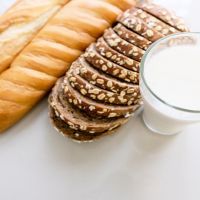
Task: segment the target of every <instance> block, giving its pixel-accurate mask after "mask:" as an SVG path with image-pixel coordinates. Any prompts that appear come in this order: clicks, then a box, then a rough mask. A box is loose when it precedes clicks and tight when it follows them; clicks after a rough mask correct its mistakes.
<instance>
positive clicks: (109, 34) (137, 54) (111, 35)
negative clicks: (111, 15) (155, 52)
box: [103, 29, 145, 62]
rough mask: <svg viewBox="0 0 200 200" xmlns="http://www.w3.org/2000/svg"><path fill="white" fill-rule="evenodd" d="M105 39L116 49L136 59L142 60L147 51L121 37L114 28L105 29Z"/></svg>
mask: <svg viewBox="0 0 200 200" xmlns="http://www.w3.org/2000/svg"><path fill="white" fill-rule="evenodd" d="M103 37H104V39H105V41H106V42H107V43H108V45H109V46H110V47H111V48H113V49H114V50H116V51H118V52H120V53H122V54H124V55H125V56H128V57H130V58H132V59H134V60H137V61H139V62H140V61H141V59H142V56H143V55H144V53H145V51H144V50H143V49H141V48H139V47H137V46H135V45H133V44H131V43H129V42H127V41H126V40H124V39H122V38H120V37H119V36H118V35H117V34H116V33H115V32H114V31H113V29H108V30H106V31H105V33H104V35H103Z"/></svg>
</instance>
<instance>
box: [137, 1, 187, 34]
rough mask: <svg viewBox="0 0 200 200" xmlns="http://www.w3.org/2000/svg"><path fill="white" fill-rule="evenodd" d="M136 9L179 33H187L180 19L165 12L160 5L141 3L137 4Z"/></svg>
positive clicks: (169, 12)
mask: <svg viewBox="0 0 200 200" xmlns="http://www.w3.org/2000/svg"><path fill="white" fill-rule="evenodd" d="M137 7H138V8H140V9H142V10H144V11H146V12H147V13H149V14H151V15H153V16H155V17H156V18H158V19H160V20H161V21H163V22H165V23H167V24H169V25H170V26H172V27H174V28H176V29H177V30H179V31H181V32H188V31H189V29H188V27H187V26H186V25H185V23H184V21H183V20H182V19H181V18H180V17H178V16H176V15H175V14H174V13H173V12H171V11H169V10H167V9H166V8H163V7H162V6H160V5H157V4H154V3H141V4H138V6H137Z"/></svg>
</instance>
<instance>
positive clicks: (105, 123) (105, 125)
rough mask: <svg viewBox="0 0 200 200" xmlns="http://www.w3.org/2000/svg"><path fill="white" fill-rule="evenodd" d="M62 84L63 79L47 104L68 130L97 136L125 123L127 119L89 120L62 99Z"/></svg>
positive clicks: (54, 89)
mask: <svg viewBox="0 0 200 200" xmlns="http://www.w3.org/2000/svg"><path fill="white" fill-rule="evenodd" d="M62 84H63V79H60V80H59V81H58V83H57V84H56V86H55V87H54V88H53V91H52V93H51V95H50V97H49V104H50V106H51V108H52V109H53V110H54V112H55V115H56V116H57V117H58V118H59V119H61V120H62V121H63V122H65V123H66V125H67V126H69V128H71V129H73V130H76V131H82V132H86V133H90V134H99V133H103V132H106V131H108V130H109V131H110V130H113V129H115V128H117V127H118V126H121V125H122V124H124V123H126V122H127V120H128V119H127V118H118V119H115V120H112V119H101V120H100V119H97V118H90V117H89V116H88V115H86V114H84V113H83V112H81V111H80V110H79V109H78V108H75V107H73V106H72V105H71V104H70V103H68V102H67V101H66V100H65V99H64V95H63V89H62Z"/></svg>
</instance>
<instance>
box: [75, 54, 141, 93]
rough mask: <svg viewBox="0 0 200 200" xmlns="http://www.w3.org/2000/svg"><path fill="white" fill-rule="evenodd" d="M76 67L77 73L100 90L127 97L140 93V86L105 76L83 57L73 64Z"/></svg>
mask: <svg viewBox="0 0 200 200" xmlns="http://www.w3.org/2000/svg"><path fill="white" fill-rule="evenodd" d="M72 65H73V66H74V65H75V66H77V67H75V70H76V73H77V74H78V75H80V76H81V77H82V78H84V79H85V80H87V81H88V82H89V83H91V84H93V85H96V86H97V87H99V88H102V89H105V90H108V91H112V92H117V93H119V94H120V93H121V92H125V94H126V95H133V94H134V93H139V85H136V84H135V85H134V84H130V83H125V82H121V81H120V80H118V79H115V78H114V77H111V76H109V75H107V74H104V73H103V72H101V71H98V70H96V69H94V68H93V67H92V66H91V65H90V64H89V63H88V62H87V61H85V59H84V58H83V57H80V58H79V59H78V60H77V61H76V62H74V63H73V64H72Z"/></svg>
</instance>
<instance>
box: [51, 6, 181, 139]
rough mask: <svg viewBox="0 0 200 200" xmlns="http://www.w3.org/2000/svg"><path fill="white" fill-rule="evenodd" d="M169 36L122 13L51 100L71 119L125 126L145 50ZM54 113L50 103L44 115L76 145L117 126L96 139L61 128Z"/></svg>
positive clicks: (148, 18)
mask: <svg viewBox="0 0 200 200" xmlns="http://www.w3.org/2000/svg"><path fill="white" fill-rule="evenodd" d="M174 32H178V30H177V29H175V28H174V27H171V26H170V25H169V24H168V23H165V22H163V21H162V20H160V19H159V18H158V17H155V16H153V15H151V14H149V13H148V12H146V11H144V10H142V9H140V8H132V9H130V10H128V11H127V12H125V14H123V15H122V16H120V17H119V18H118V23H117V24H116V25H115V27H114V28H112V29H111V28H110V29H108V30H106V31H105V33H104V35H103V36H102V37H101V38H99V39H98V40H97V42H96V43H93V44H91V45H90V46H89V47H88V48H87V50H86V51H85V53H84V54H83V55H82V56H81V57H79V58H78V59H77V60H76V61H75V62H74V63H73V64H72V66H71V68H70V70H69V71H68V72H67V74H66V75H65V77H64V78H63V80H61V84H62V86H61V89H60V90H58V89H56V88H54V92H53V94H55V95H57V97H59V98H60V99H63V100H64V102H67V103H68V105H70V106H71V107H73V109H74V111H73V113H72V116H77V114H76V113H74V112H80V113H81V114H82V116H83V118H81V119H82V120H84V119H85V120H86V119H88V117H89V119H90V120H92V121H93V122H94V123H95V122H98V123H101V122H102V123H105V121H107V122H111V121H112V122H114V121H115V120H116V121H118V120H122V119H126V121H127V119H129V117H130V116H131V115H134V113H135V111H136V110H137V109H138V108H139V107H140V105H141V95H140V91H139V80H138V79H139V78H138V77H139V65H140V61H141V58H142V56H143V54H144V52H145V50H146V49H147V48H148V46H149V45H150V44H152V43H153V42H154V41H156V40H157V39H159V38H162V37H164V36H165V35H168V34H171V33H174ZM55 91H56V93H55ZM51 105H52V104H51ZM57 107H58V106H57V105H56V103H54V107H53V108H51V109H50V113H51V116H50V117H51V119H52V121H53V125H54V126H55V128H56V129H57V130H58V132H60V133H62V134H63V135H66V136H68V137H70V138H72V139H73V140H76V141H84V142H86V141H92V140H95V139H98V138H100V137H102V136H105V135H108V134H109V133H110V130H115V129H116V128H118V127H119V126H120V124H117V125H116V126H114V127H112V128H111V129H106V128H105V129H104V131H103V132H101V133H99V132H97V131H95V130H94V129H93V130H92V131H86V129H84V131H83V130H82V128H80V127H78V126H76V127H74V126H73V124H71V123H70V124H69V123H67V122H66V120H65V119H64V118H63V117H62V114H66V113H65V112H66V111H65V110H63V112H62V113H57V114H56V110H57ZM54 112H55V114H54ZM55 116H56V117H55ZM110 120H111V121H110ZM122 124H123V123H122ZM122 124H121V125H122ZM70 125H71V126H70Z"/></svg>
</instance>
